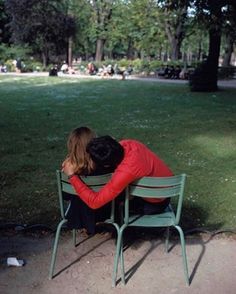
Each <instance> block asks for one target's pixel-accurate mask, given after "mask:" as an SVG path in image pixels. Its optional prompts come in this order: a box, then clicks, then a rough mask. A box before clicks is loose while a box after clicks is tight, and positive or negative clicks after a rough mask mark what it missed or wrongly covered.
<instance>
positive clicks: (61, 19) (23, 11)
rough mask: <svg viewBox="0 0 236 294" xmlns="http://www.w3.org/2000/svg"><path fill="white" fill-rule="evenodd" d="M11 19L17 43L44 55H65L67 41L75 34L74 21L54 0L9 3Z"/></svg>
mask: <svg viewBox="0 0 236 294" xmlns="http://www.w3.org/2000/svg"><path fill="white" fill-rule="evenodd" d="M5 2H6V9H7V12H8V13H9V14H10V15H11V22H10V28H11V31H12V38H13V40H14V42H15V43H19V44H24V43H27V44H30V45H31V46H32V48H33V49H34V51H35V52H41V53H42V54H43V55H44V58H45V60H44V62H45V63H46V62H47V61H48V58H50V54H52V53H54V54H57V55H58V54H60V53H63V52H65V50H66V46H67V38H68V37H69V36H70V35H73V34H74V33H75V23H74V19H73V18H72V17H71V16H69V15H67V14H66V12H65V11H63V8H62V7H61V6H60V4H61V1H54V0H41V1H37V0H22V1H18V0H6V1H5Z"/></svg>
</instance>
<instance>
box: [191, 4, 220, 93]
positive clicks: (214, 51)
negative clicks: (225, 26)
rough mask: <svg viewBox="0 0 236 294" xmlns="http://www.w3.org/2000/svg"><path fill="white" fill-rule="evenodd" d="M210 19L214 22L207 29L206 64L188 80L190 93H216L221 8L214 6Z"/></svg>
mask: <svg viewBox="0 0 236 294" xmlns="http://www.w3.org/2000/svg"><path fill="white" fill-rule="evenodd" d="M211 18H212V19H214V20H215V23H212V24H211V26H210V29H209V50H208V57H207V60H206V62H203V63H202V64H201V66H200V67H199V68H197V69H196V70H195V72H194V73H193V75H192V76H191V78H190V88H191V91H202V92H211V91H217V89H218V87H217V78H218V63H219V56H220V42H221V26H220V20H221V6H220V5H218V6H217V5H216V6H214V7H213V8H212V10H211Z"/></svg>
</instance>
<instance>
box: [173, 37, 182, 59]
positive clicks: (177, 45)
mask: <svg viewBox="0 0 236 294" xmlns="http://www.w3.org/2000/svg"><path fill="white" fill-rule="evenodd" d="M181 42H182V40H180V39H179V38H177V37H175V36H172V38H171V60H173V61H175V60H178V59H179V58H180V46H181Z"/></svg>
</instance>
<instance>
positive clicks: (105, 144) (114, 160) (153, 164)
mask: <svg viewBox="0 0 236 294" xmlns="http://www.w3.org/2000/svg"><path fill="white" fill-rule="evenodd" d="M86 150H87V152H88V153H89V154H90V157H91V159H92V160H93V162H94V163H95V165H99V166H104V167H111V168H112V169H114V173H113V175H112V178H111V180H110V181H109V182H108V183H107V184H106V185H105V186H104V187H103V188H101V190H100V191H98V192H95V191H93V190H91V189H90V188H89V187H88V186H86V185H85V184H84V183H83V181H82V180H81V179H80V178H79V176H78V175H77V174H75V171H74V168H73V165H72V164H71V163H70V161H67V162H66V163H65V164H64V166H63V171H64V173H65V174H67V175H68V177H69V180H70V183H71V184H72V186H73V187H74V189H75V191H76V192H77V194H78V196H79V197H80V198H81V199H82V200H83V201H84V202H85V203H86V204H87V205H88V206H89V207H91V208H92V209H98V208H100V207H102V206H103V205H105V204H107V203H109V202H110V201H112V200H113V199H115V198H116V197H117V196H118V195H119V194H120V193H121V192H122V191H123V190H124V189H125V188H126V187H127V186H128V184H130V183H131V182H133V181H134V180H137V179H139V178H142V177H144V176H146V177H169V176H172V175H173V173H172V171H171V170H170V169H169V167H168V166H167V165H166V164H165V163H164V162H163V161H162V160H161V159H160V158H159V157H158V156H157V155H156V154H154V153H153V152H152V151H151V150H150V149H148V148H147V147H146V146H145V145H144V144H142V143H141V142H138V141H136V140H122V141H120V142H117V141H116V140H115V139H113V138H112V137H110V136H103V137H99V138H94V139H92V140H91V141H90V142H89V143H88V145H87V148H86ZM140 201H141V203H139V205H138V207H139V209H140V208H141V209H142V211H140V212H141V213H144V214H152V213H158V212H162V211H163V210H165V208H166V207H167V206H168V204H169V198H160V199H152V198H151V199H150V198H147V199H141V200H140Z"/></svg>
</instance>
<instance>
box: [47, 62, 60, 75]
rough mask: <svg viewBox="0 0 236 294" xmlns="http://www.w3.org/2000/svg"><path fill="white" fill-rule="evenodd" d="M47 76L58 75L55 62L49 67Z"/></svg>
mask: <svg viewBox="0 0 236 294" xmlns="http://www.w3.org/2000/svg"><path fill="white" fill-rule="evenodd" d="M49 76H50V77H57V76H58V68H57V65H56V64H54V65H53V67H52V68H51V69H50V71H49Z"/></svg>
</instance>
